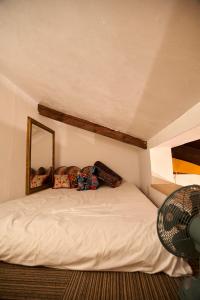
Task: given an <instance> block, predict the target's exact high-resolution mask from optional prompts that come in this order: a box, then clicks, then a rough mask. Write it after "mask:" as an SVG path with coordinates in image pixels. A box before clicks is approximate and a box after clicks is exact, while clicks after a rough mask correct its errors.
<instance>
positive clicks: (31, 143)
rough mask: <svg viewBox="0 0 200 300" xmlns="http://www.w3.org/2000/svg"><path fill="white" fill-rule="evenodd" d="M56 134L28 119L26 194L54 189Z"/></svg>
mask: <svg viewBox="0 0 200 300" xmlns="http://www.w3.org/2000/svg"><path fill="white" fill-rule="evenodd" d="M54 149H55V132H54V131H53V130H52V129H50V128H48V127H47V126H45V125H43V124H41V123H39V122H38V121H36V120H34V119H32V118H30V117H28V122H27V149H26V194H27V195H29V194H31V193H35V192H38V191H41V190H43V189H46V188H49V187H52V185H53V173H54V152H55V151H54Z"/></svg>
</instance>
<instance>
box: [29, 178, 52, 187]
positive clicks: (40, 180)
mask: <svg viewBox="0 0 200 300" xmlns="http://www.w3.org/2000/svg"><path fill="white" fill-rule="evenodd" d="M47 178H48V176H47V175H35V176H34V177H33V179H32V180H31V189H33V188H36V187H39V186H42V185H43V184H44V183H45V181H46V180H47Z"/></svg>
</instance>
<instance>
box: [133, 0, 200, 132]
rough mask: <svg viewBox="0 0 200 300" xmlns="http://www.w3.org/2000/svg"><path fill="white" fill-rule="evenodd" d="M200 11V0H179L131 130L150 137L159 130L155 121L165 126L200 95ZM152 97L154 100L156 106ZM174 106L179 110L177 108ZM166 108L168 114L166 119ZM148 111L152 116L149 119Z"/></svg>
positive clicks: (193, 103) (194, 102)
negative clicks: (174, 108) (155, 129)
mask: <svg viewBox="0 0 200 300" xmlns="http://www.w3.org/2000/svg"><path fill="white" fill-rule="evenodd" d="M199 12H200V1H196V0H192V1H188V0H182V1H176V3H175V5H174V9H173V13H172V15H171V18H170V21H169V23H168V25H167V28H166V32H165V35H164V37H163V41H162V44H161V47H160V49H159V51H158V53H157V56H156V58H155V61H154V64H153V67H152V69H151V72H150V74H149V78H148V80H147V81H146V85H145V89H144V92H143V94H142V96H141V102H140V104H139V106H138V109H137V113H136V115H135V119H134V122H133V123H132V125H131V127H130V128H129V131H130V132H131V131H132V130H134V128H135V130H136V131H137V132H139V133H140V132H141V134H140V136H142V132H146V133H147V138H150V137H152V136H153V135H154V134H156V133H157V132H156V131H155V132H154V134H153V135H152V134H151V136H150V132H153V131H152V130H153V128H156V127H154V126H155V124H160V123H161V122H162V124H163V128H164V127H165V126H167V125H168V124H169V123H171V122H172V121H174V120H175V119H176V118H177V117H179V116H180V115H182V114H183V113H184V112H185V111H187V110H188V109H189V108H191V107H192V106H193V105H195V104H196V103H197V99H199V98H200V85H199V77H200V65H199V64H197V63H198V62H199V61H200V42H199V35H200V17H199ZM151 99H153V100H154V105H155V106H154V107H153V108H152V105H151V103H152V102H151ZM188 99H189V100H190V102H188ZM185 100H187V101H185ZM177 101H178V104H177ZM174 106H176V110H173V107H174ZM177 106H178V113H177ZM138 112H139V113H138ZM166 112H168V117H167V118H166V121H165V123H164V122H163V119H165V113H166ZM142 115H144V118H142V117H141V116H142ZM146 115H148V116H149V121H148V123H147V122H146V119H145V116H146ZM137 116H140V119H139V118H138V117H137ZM169 116H170V118H169Z"/></svg>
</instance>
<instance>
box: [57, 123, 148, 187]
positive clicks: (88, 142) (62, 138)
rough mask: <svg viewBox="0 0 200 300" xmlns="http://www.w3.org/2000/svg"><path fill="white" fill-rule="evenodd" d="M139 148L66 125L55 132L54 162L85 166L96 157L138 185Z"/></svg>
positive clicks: (59, 164)
mask: <svg viewBox="0 0 200 300" xmlns="http://www.w3.org/2000/svg"><path fill="white" fill-rule="evenodd" d="M140 151H143V150H140V149H139V148H136V147H134V146H131V145H128V144H124V143H121V142H118V141H115V140H112V139H110V138H107V137H103V136H100V135H98V134H94V133H91V132H87V131H84V130H82V129H79V128H75V127H71V126H68V125H63V127H62V130H59V131H58V132H56V166H61V165H66V166H70V165H77V166H79V167H85V166H87V165H93V164H94V162H95V161H96V160H100V161H102V162H104V163H105V164H107V165H108V166H109V167H110V168H112V169H113V170H114V171H116V172H117V173H118V174H119V175H121V176H122V177H123V178H124V179H125V180H126V181H129V182H134V183H135V184H136V185H138V186H140V169H139V152H140Z"/></svg>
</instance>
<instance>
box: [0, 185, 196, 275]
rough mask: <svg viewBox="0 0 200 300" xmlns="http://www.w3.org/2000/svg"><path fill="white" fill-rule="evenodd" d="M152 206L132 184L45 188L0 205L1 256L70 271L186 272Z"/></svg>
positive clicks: (6, 259)
mask: <svg viewBox="0 0 200 300" xmlns="http://www.w3.org/2000/svg"><path fill="white" fill-rule="evenodd" d="M156 217H157V208H156V207H155V206H154V205H153V204H152V203H151V202H150V200H149V199H148V198H146V197H145V195H143V194H142V193H141V192H140V191H139V190H138V189H137V188H136V187H135V186H134V185H133V184H128V183H124V184H122V185H121V186H120V187H118V188H115V189H112V188H109V187H101V188H99V189H98V190H97V191H83V192H78V191H76V190H67V189H62V190H52V189H49V190H46V191H42V192H39V193H36V194H33V195H31V196H27V197H25V198H21V199H17V200H13V201H9V202H6V203H3V204H1V205H0V260H2V261H7V262H10V263H15V264H23V265H27V266H37V265H44V266H49V267H54V268H62V269H72V270H113V271H131V272H132V271H143V272H147V273H156V272H160V271H163V272H165V273H167V274H169V275H171V276H179V275H185V274H190V273H191V268H190V267H189V265H188V264H187V263H186V262H184V261H183V260H182V259H180V258H176V257H175V256H173V255H171V254H170V253H168V252H167V251H166V250H165V249H164V248H163V246H162V245H161V243H160V241H159V239H158V237H157V231H156Z"/></svg>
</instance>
